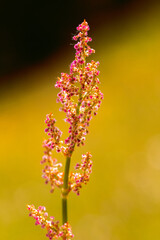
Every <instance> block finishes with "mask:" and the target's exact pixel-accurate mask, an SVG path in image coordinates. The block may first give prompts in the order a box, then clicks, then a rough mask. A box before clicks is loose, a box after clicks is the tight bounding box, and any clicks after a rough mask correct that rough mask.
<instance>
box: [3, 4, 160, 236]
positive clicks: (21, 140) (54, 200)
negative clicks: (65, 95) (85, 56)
mask: <svg viewBox="0 0 160 240" xmlns="http://www.w3.org/2000/svg"><path fill="white" fill-rule="evenodd" d="M159 13H160V11H159V9H158V8H154V9H150V10H149V11H147V12H145V13H144V14H143V13H142V14H141V15H137V16H136V17H135V18H134V19H129V20H128V21H127V22H123V23H119V24H117V25H113V26H111V27H110V28H109V27H106V25H105V24H104V25H103V24H102V25H101V26H100V27H99V28H98V29H93V28H92V29H91V31H90V32H91V36H92V38H93V43H91V45H92V47H94V48H95V50H96V54H95V55H92V56H93V59H95V60H99V61H100V72H101V73H100V81H101V86H100V88H101V90H102V92H103V93H104V101H103V104H102V107H101V108H100V109H99V112H98V115H97V116H96V117H95V118H94V119H93V120H92V122H91V126H90V129H89V130H90V133H89V135H88V136H87V139H86V144H85V146H84V147H83V148H81V149H77V150H76V152H75V153H74V155H73V159H72V165H73V166H74V165H75V164H76V162H77V161H79V160H80V157H81V154H82V153H85V152H86V151H90V152H91V153H92V155H93V163H94V165H93V173H92V175H91V179H90V182H89V184H88V185H87V186H84V187H83V189H82V190H81V194H80V196H79V197H77V196H76V195H75V194H74V193H71V194H70V196H69V219H70V223H71V225H72V228H73V232H74V234H75V239H77V240H90V239H92V240H159V239H160V14H159ZM72 47H73V46H70V47H69V48H68V49H61V52H60V53H59V54H57V56H54V57H53V58H52V59H50V60H49V61H48V62H46V63H45V64H41V65H38V66H36V67H34V68H33V69H30V70H26V71H24V72H21V73H20V74H17V75H16V76H13V78H18V79H20V80H22V82H23V84H21V83H19V84H17V85H15V86H14V87H12V88H9V89H8V91H7V92H3V91H1V98H0V126H1V130H0V141H1V142H0V148H1V150H0V179H1V181H0V239H4V240H10V239H12V240H28V239H30V240H32V239H34V240H40V239H42V240H43V239H46V237H45V231H44V230H42V229H41V228H40V227H39V226H37V227H36V226H35V225H34V220H33V219H31V218H29V217H28V212H27V210H26V204H32V203H33V204H34V205H35V206H36V207H37V206H39V205H45V206H46V208H47V211H48V212H49V215H53V216H55V217H56V219H60V220H61V199H60V192H59V190H58V189H56V191H55V193H53V194H50V192H49V189H50V188H49V186H46V185H45V184H44V181H43V179H42V178H41V171H42V166H41V165H40V164H39V162H40V160H41V157H42V155H43V149H42V141H43V139H44V138H45V134H44V128H45V124H44V119H45V115H46V114H47V113H50V112H53V113H54V115H55V118H56V119H57V126H58V127H59V128H60V129H61V130H62V131H63V132H64V133H65V134H64V135H66V133H67V127H68V125H67V124H66V123H65V122H64V121H63V119H64V117H65V116H64V114H63V113H61V112H59V111H58V109H59V107H60V104H57V103H56V95H57V93H58V91H57V90H56V89H55V88H54V84H55V82H56V77H57V76H60V73H61V72H68V71H69V64H70V63H71V61H72V60H73V57H74V54H73V49H72ZM60 160H62V161H64V160H63V158H62V157H60ZM73 166H72V167H73Z"/></svg>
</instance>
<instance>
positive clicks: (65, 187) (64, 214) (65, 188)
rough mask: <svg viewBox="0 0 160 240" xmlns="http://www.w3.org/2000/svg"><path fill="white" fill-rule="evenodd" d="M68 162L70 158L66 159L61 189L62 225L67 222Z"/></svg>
mask: <svg viewBox="0 0 160 240" xmlns="http://www.w3.org/2000/svg"><path fill="white" fill-rule="evenodd" d="M70 162H71V157H67V158H66V165H65V171H64V183H63V188H62V222H63V224H64V223H66V222H68V214H67V196H68V192H69V187H68V177H69V168H70Z"/></svg>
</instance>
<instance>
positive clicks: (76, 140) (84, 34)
mask: <svg viewBox="0 0 160 240" xmlns="http://www.w3.org/2000/svg"><path fill="white" fill-rule="evenodd" d="M77 30H78V31H79V33H78V34H77V35H76V36H74V37H73V39H74V40H76V41H77V40H79V41H78V43H76V44H75V46H74V48H75V49H76V54H75V60H74V61H73V62H72V63H71V66H70V74H66V73H62V74H61V78H58V81H57V82H56V84H55V87H57V88H60V89H61V91H60V92H59V93H58V98H57V102H61V104H62V107H61V108H60V110H62V111H64V112H65V113H66V119H65V121H66V122H68V123H69V124H70V127H69V136H68V138H67V139H65V144H66V145H67V147H66V148H65V154H66V155H68V156H71V155H72V152H73V151H74V147H75V146H76V145H77V146H80V145H84V141H85V137H86V134H87V133H88V126H89V122H90V120H91V118H92V113H93V114H94V115H96V113H97V110H98V108H99V107H100V104H101V101H102V99H103V94H102V93H101V91H100V90H99V87H98V85H97V84H99V79H98V75H99V70H97V67H98V66H99V62H95V61H93V60H92V61H91V62H90V63H86V57H88V56H89V55H90V54H91V53H94V52H95V51H94V49H92V48H90V46H89V45H88V42H90V41H92V39H91V38H90V37H88V30H89V26H88V23H87V22H86V21H85V20H84V22H83V23H82V24H80V25H79V26H78V27H77Z"/></svg>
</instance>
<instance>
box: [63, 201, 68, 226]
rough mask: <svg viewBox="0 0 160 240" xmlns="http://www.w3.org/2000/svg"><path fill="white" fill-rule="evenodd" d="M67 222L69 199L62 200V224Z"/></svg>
mask: <svg viewBox="0 0 160 240" xmlns="http://www.w3.org/2000/svg"><path fill="white" fill-rule="evenodd" d="M67 221H68V211H67V198H62V222H63V224H64V223H66V222H67Z"/></svg>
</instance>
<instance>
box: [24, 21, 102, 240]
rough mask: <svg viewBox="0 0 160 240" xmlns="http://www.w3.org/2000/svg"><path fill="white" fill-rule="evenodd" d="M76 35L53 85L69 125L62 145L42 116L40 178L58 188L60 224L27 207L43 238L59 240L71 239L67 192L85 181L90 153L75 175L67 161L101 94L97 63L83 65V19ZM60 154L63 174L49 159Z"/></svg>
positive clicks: (51, 120)
mask: <svg viewBox="0 0 160 240" xmlns="http://www.w3.org/2000/svg"><path fill="white" fill-rule="evenodd" d="M77 31H78V32H79V33H78V34H77V35H76V36H74V37H73V40H75V41H77V40H79V41H78V42H77V43H76V44H75V45H74V48H75V49H76V54H75V60H74V61H73V62H72V63H71V65H70V74H67V73H61V78H58V81H57V82H56V84H55V87H56V88H60V89H61V91H60V92H59V93H58V98H57V102H60V103H61V104H62V107H61V108H60V111H64V112H65V113H66V118H65V121H66V122H68V123H69V124H70V126H69V132H68V133H69V136H68V137H67V138H66V139H65V141H64V142H63V141H62V140H61V136H62V132H61V131H60V130H59V129H58V128H57V127H56V126H55V122H56V120H55V119H54V117H53V114H52V113H50V114H48V115H47V116H46V120H45V123H46V125H47V128H46V129H45V132H46V133H47V134H48V136H49V138H48V139H46V140H44V142H43V147H44V149H45V151H44V156H43V158H42V161H41V163H42V164H45V167H44V169H43V175H42V177H43V178H44V179H45V183H50V185H51V192H53V191H54V189H55V187H57V188H59V189H60V191H61V196H62V225H61V226H59V221H55V220H54V217H50V218H49V217H48V213H47V212H46V208H45V207H42V206H40V207H38V209H35V207H34V205H27V207H28V210H29V212H30V214H29V215H30V216H32V217H33V218H34V219H35V220H36V222H35V224H36V225H40V226H41V227H42V228H46V230H47V234H46V236H47V237H48V238H49V239H50V240H51V239H58V238H62V239H63V240H66V239H71V238H73V237H74V236H73V234H72V230H71V226H70V225H69V223H68V213H67V199H68V195H69V193H70V192H71V191H73V192H75V193H76V194H77V195H79V194H80V189H81V188H82V185H83V184H86V183H87V182H88V181H89V178H90V174H91V172H92V160H91V157H92V156H91V154H90V153H89V152H87V153H86V154H83V155H82V160H81V163H77V164H76V166H75V172H74V173H73V172H71V173H70V162H71V157H72V155H73V152H74V150H75V147H76V146H78V147H79V146H81V145H84V142H85V137H86V135H87V134H88V127H89V122H90V120H91V118H92V115H96V114H97V110H98V108H99V107H100V104H101V101H102V99H103V94H102V93H101V91H100V90H99V87H98V86H97V84H99V79H98V75H99V70H97V67H98V66H99V62H95V61H93V60H92V61H91V62H89V63H87V62H86V57H88V56H89V55H91V54H92V53H94V52H95V50H94V49H92V48H90V46H89V45H88V42H90V41H92V39H91V38H90V37H88V31H89V25H88V23H87V22H86V21H85V20H84V21H83V23H81V24H80V25H79V26H78V27H77ZM54 149H55V150H56V151H57V152H58V153H62V154H63V156H64V157H65V159H66V160H65V167H64V171H60V169H61V167H62V166H63V164H62V163H59V162H57V160H56V159H55V158H54V157H53V154H52V153H53V150H54Z"/></svg>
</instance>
